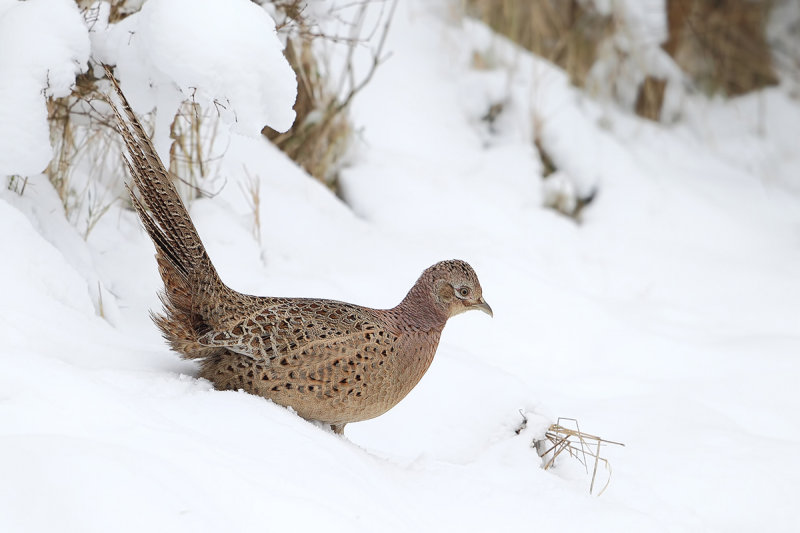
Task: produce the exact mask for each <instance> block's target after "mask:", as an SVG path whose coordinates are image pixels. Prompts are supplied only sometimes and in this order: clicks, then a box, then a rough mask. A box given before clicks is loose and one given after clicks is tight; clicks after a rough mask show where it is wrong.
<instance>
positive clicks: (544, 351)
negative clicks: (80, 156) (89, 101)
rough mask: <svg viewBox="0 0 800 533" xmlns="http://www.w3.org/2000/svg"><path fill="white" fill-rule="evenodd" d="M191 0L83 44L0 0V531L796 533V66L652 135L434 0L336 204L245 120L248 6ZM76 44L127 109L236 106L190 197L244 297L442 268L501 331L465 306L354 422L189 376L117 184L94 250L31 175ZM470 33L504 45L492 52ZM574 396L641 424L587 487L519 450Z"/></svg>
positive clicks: (267, 36)
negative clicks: (421, 369)
mask: <svg viewBox="0 0 800 533" xmlns="http://www.w3.org/2000/svg"><path fill="white" fill-rule="evenodd" d="M186 4H187V2H186V1H178V0H149V1H148V2H147V3H146V4H145V8H144V10H143V12H142V13H141V15H135V16H132V17H130V18H129V19H126V21H125V22H124V24H126V25H127V26H125V27H123V28H114V27H112V28H106V27H105V26H103V24H102V23H99V24H97V25H96V26H95V28H94V30H95V31H94V32H93V33H92V35H91V39H90V38H89V34H88V32H87V30H86V28H85V27H84V26H83V22H82V21H81V18H80V16H79V14H78V11H77V9H76V8H75V7H74V6H73V4H72V2H71V1H69V0H30V1H28V2H21V3H20V2H15V1H9V0H2V1H0V175H12V174H24V175H28V176H29V180H28V183H27V185H26V188H25V192H24V194H23V195H21V196H20V195H19V194H17V193H16V192H14V191H12V190H6V188H5V187H4V188H3V189H2V191H0V223H2V228H3V230H2V231H0V250H2V254H3V262H2V267H0V274H1V275H0V295H2V296H1V297H0V306H2V312H1V313H0V531H3V532H18V531H25V532H27V531H75V532H87V531H195V532H196V531H219V530H221V529H224V530H228V531H245V530H247V531H254V530H255V531H279V530H284V531H285V530H296V531H311V530H317V529H322V528H324V530H326V531H365V532H368V531H441V530H442V529H448V530H454V531H457V530H461V531H518V530H521V531H527V530H544V529H547V530H554V529H556V528H558V530H560V531H577V530H595V531H797V530H798V529H800V518H798V513H797V510H796V506H797V502H798V501H799V500H800V460H799V459H798V451H800V417H798V412H800V393H799V392H798V390H797V384H798V382H799V381H800V365H798V361H797V358H798V356H799V355H800V303H799V302H800V268H799V267H800V209H798V207H800V186H798V183H800V181H798V179H800V151H798V148H799V147H798V139H800V102H798V101H797V99H796V98H795V99H793V98H792V97H791V96H790V91H789V90H788V89H787V88H786V87H776V88H771V89H768V90H764V91H761V92H759V93H757V94H752V95H749V96H746V97H743V98H738V99H736V100H733V101H722V100H718V99H714V100H706V99H704V98H699V97H687V98H685V99H684V101H683V102H682V103H681V105H682V112H681V113H680V118H679V120H678V121H677V122H676V123H675V124H673V125H669V126H665V125H659V124H653V123H650V122H646V121H643V120H640V119H638V118H635V117H633V116H631V114H630V113H629V112H627V111H624V110H621V109H620V108H619V107H618V106H616V105H615V104H610V103H603V101H600V100H592V99H591V98H589V97H587V96H585V95H583V94H582V93H581V92H580V91H578V90H576V89H574V88H572V87H570V85H569V84H568V82H567V80H566V77H565V75H564V74H563V73H562V72H561V71H559V70H558V69H555V68H554V67H552V66H550V65H548V64H547V63H545V62H543V61H541V60H538V59H535V58H532V57H531V56H529V55H527V54H524V53H521V52H517V51H514V50H512V49H511V47H509V46H508V45H507V44H505V43H504V42H503V41H502V40H500V39H498V38H495V37H492V36H491V35H490V33H489V32H488V30H486V29H485V28H484V27H482V26H480V25H478V24H476V23H474V22H469V21H463V20H461V19H459V18H456V17H454V15H453V13H452V10H451V9H449V8H448V6H447V5H446V4H443V3H441V2H424V1H417V0H414V1H411V0H408V1H401V2H400V3H399V6H398V10H397V12H396V14H395V18H394V20H393V22H392V26H391V32H390V34H389V37H388V41H387V44H386V51H390V52H391V54H392V55H391V57H390V58H389V59H388V60H387V61H386V62H385V63H384V64H382V65H381V67H380V68H379V70H378V71H377V73H376V75H375V77H374V79H373V80H372V81H371V82H370V83H369V84H368V85H367V86H366V88H365V89H364V90H363V92H362V93H360V94H359V95H358V97H357V98H356V99H355V100H354V102H353V103H354V106H353V109H352V116H353V120H354V122H355V124H356V125H357V127H358V128H359V129H360V131H359V137H358V139H359V140H358V143H357V145H356V146H355V147H354V150H353V152H352V154H351V160H350V163H349V165H348V167H347V168H346V169H345V170H344V171H343V173H342V178H341V185H342V195H343V197H344V199H345V200H346V202H347V204H345V203H343V202H342V201H340V200H339V199H337V198H336V197H335V196H333V195H332V194H331V193H330V192H329V191H328V190H327V189H325V188H324V187H322V186H321V185H320V184H319V183H318V182H316V181H314V180H312V179H311V178H310V177H308V176H307V175H306V174H305V173H304V172H303V171H301V170H300V169H298V167H296V166H295V165H294V164H293V163H292V162H291V161H289V160H288V159H287V158H286V157H285V156H284V155H283V154H282V153H281V152H279V151H278V150H277V149H276V148H274V147H273V146H272V145H270V144H268V143H267V142H266V141H265V140H264V139H263V138H260V137H258V136H246V135H241V134H253V133H257V131H258V130H259V129H260V127H261V125H263V124H264V123H271V124H272V125H273V126H274V127H276V128H279V129H284V128H286V127H288V125H289V121H290V120H291V114H292V112H291V110H290V106H291V100H292V98H293V95H294V83H295V82H294V80H293V77H292V76H291V72H290V71H288V70H287V69H288V66H287V65H286V64H285V63H284V62H283V60H282V59H281V56H280V55H279V53H278V52H279V51H280V46H281V45H280V43H279V41H278V40H277V38H274V37H273V35H274V34H273V33H271V32H272V30H271V24H272V22H271V20H269V19H268V17H266V16H264V12H263V11H260V10H258V9H254V8H255V6H254V5H253V4H251V3H250V2H247V1H245V0H239V1H236V2H232V1H228V2H221V0H216V1H212V0H204V1H203V2H188V4H191V5H192V6H193V7H192V9H188V10H187V9H185V8H186ZM223 4H224V6H225V8H224V9H220V6H221V5H223ZM228 14H229V15H230V16H231V17H233V18H232V19H229V21H228V22H224V21H222V20H220V17H222V18H223V19H224V17H226V16H227V15H228ZM174 21H181V23H180V24H179V23H177V22H174ZM212 21H213V23H212ZM200 26H203V27H207V28H208V29H209V32H208V33H203V35H208V38H207V39H206V40H204V39H202V38H200V36H199V35H198V33H197V28H198V27H200ZM131 28H134V29H135V30H134V29H131ZM211 30H213V31H211ZM130 31H136V32H137V33H135V35H139V33H138V32H145V33H146V32H149V33H148V35H150V37H149V38H148V40H146V41H138V44H137V38H133V39H130V38H128V37H127V36H129V35H130V33H129V32H130ZM115 32H116V33H115ZM201 33H202V32H201ZM121 35H123V36H125V37H124V38H123V37H121ZM90 42H91V51H92V53H93V54H95V58H98V59H102V60H105V61H110V62H114V63H116V62H117V61H118V62H119V65H120V71H119V75H120V78H121V80H122V83H123V88H124V89H125V90H126V91H129V94H130V96H131V98H132V100H133V101H134V105H135V106H136V107H137V110H138V111H140V112H147V111H148V110H150V109H152V107H153V106H154V105H156V106H158V108H159V109H160V110H161V111H162V113H163V114H165V115H164V116H167V115H168V114H169V113H174V110H175V107H176V106H177V104H178V100H177V99H176V95H177V94H179V93H178V92H177V91H176V90H175V87H176V86H177V87H178V88H180V89H182V90H183V91H190V90H192V88H196V89H197V93H196V94H198V95H202V98H205V100H201V102H205V103H206V105H207V106H213V105H214V104H213V102H214V101H215V100H216V101H218V102H219V101H220V100H221V99H225V98H227V100H226V102H227V103H226V104H225V105H226V109H230V110H232V111H235V115H225V116H223V117H222V118H223V123H225V124H233V127H232V128H231V127H229V126H228V125H226V126H225V127H224V128H220V129H221V135H223V138H224V141H225V142H224V143H223V144H225V146H227V149H226V151H225V156H224V158H223V159H222V160H221V161H220V162H219V167H218V176H217V177H216V179H215V180H214V181H215V183H217V184H219V185H224V186H223V187H221V192H220V194H218V195H217V196H216V197H214V198H213V199H201V200H197V201H194V202H193V203H192V205H191V212H192V216H193V217H194V219H195V220H196V223H197V226H198V229H199V232H200V234H201V236H202V237H203V240H204V241H205V243H206V246H207V248H208V249H209V253H210V255H211V257H212V259H213V260H214V262H215V264H216V266H217V268H218V270H219V271H220V273H221V275H222V277H223V279H224V280H225V281H226V282H227V283H228V284H229V285H231V286H233V287H234V288H236V289H238V290H241V291H244V292H250V293H255V294H265V295H267V294H268V295H290V296H318V297H327V298H335V299H340V300H346V301H352V302H356V303H361V304H365V305H370V306H375V307H389V306H393V305H395V304H396V303H397V302H398V301H399V300H400V299H401V298H402V297H403V296H404V294H405V291H406V290H408V288H410V286H411V284H412V283H413V282H414V281H415V279H416V277H417V276H418V275H419V273H420V272H421V271H422V270H423V269H424V268H426V267H427V266H429V265H430V264H432V263H434V262H436V261H438V260H441V259H449V258H456V257H457V258H461V259H464V260H467V261H469V262H470V263H471V264H472V265H473V266H474V267H475V269H476V271H477V272H478V275H479V277H480V279H481V282H482V285H483V288H484V295H485V297H486V299H487V301H488V302H489V303H491V305H492V307H493V308H494V310H495V318H494V319H493V320H490V319H489V318H488V317H486V316H485V315H483V314H478V313H469V314H466V315H462V316H458V317H456V318H455V319H453V320H452V321H451V322H450V323H449V324H448V326H447V328H446V329H445V333H444V336H443V338H442V342H441V346H440V348H439V351H438V353H437V356H436V358H435V360H434V362H433V365H432V367H431V369H430V371H429V372H428V373H427V374H426V376H425V377H424V378H423V380H422V381H421V383H420V384H419V386H418V387H417V388H416V389H414V391H412V393H411V394H410V395H409V396H408V397H407V398H406V399H405V400H403V401H402V402H401V403H400V404H399V405H398V406H397V407H396V408H395V409H393V410H392V411H390V412H389V413H387V414H386V415H384V416H382V417H380V418H378V419H376V420H373V421H368V422H363V423H359V424H352V425H350V426H348V427H347V429H346V436H345V437H344V438H342V437H339V436H336V435H334V434H332V433H331V432H330V431H328V430H326V429H324V428H321V427H319V426H318V425H315V424H312V423H309V422H306V421H304V420H302V419H300V418H298V417H297V416H295V415H294V414H292V413H291V412H290V411H288V410H286V409H284V408H282V407H279V406H276V405H274V404H272V403H270V402H268V401H265V400H264V399H262V398H258V397H255V396H250V395H247V394H244V393H236V392H218V391H214V390H213V388H212V387H211V385H210V384H209V383H208V382H205V381H200V380H197V379H195V378H194V377H193V376H194V374H195V367H194V365H193V364H192V363H189V362H184V361H181V360H180V359H179V358H178V357H177V356H176V355H175V354H174V353H172V352H170V351H169V350H168V349H167V347H166V346H165V345H164V343H163V342H162V341H161V339H160V337H159V335H158V333H157V331H156V329H155V327H154V326H153V324H152V323H151V322H150V321H149V318H148V310H149V309H157V308H158V300H157V298H156V291H157V290H158V288H159V279H158V275H157V271H156V268H155V261H154V260H153V248H152V245H151V243H150V242H149V241H148V240H147V237H146V235H145V234H144V233H143V231H142V230H141V229H140V227H139V224H138V221H137V220H136V217H135V214H134V213H132V212H131V211H129V210H126V209H125V208H124V206H123V203H122V202H119V203H117V204H115V205H114V206H113V207H112V208H111V209H110V210H109V211H108V212H107V213H106V214H105V215H104V216H103V217H102V218H101V219H100V221H99V223H98V224H97V225H96V227H95V228H94V229H93V230H92V232H91V233H90V234H89V237H88V239H87V240H85V241H84V240H83V239H82V238H81V233H80V232H79V231H78V230H77V229H76V228H75V227H74V226H73V225H72V224H71V223H70V222H69V221H68V220H67V218H66V217H65V215H64V211H63V208H62V205H61V203H60V200H59V199H58V197H57V195H56V193H55V191H54V189H53V188H52V186H51V185H50V183H49V182H48V180H47V179H46V177H45V176H44V175H39V174H36V173H37V172H41V171H42V170H43V169H44V167H45V166H46V164H47V162H48V161H49V158H50V155H51V153H50V150H49V143H48V133H47V126H46V123H45V122H44V120H45V115H44V113H45V107H44V105H45V99H44V96H43V94H47V95H53V96H59V95H63V94H66V93H67V92H68V90H69V86H70V84H71V83H72V79H73V76H74V74H75V73H77V72H80V71H82V70H85V69H86V68H87V65H86V60H87V58H88V54H89V51H90V44H89V43H90ZM373 45H374V43H373ZM198 52H200V53H198ZM475 52H478V53H481V54H486V55H487V56H491V57H495V58H496V64H495V65H493V66H492V68H489V69H484V70H477V69H474V68H473V66H472V56H473V53H475ZM362 55H363V57H361V56H362ZM137 58H138V59H137ZM357 60H358V61H359V63H357V65H358V66H360V67H363V68H361V69H360V72H363V70H364V68H366V63H367V62H368V60H369V53H368V49H367V48H364V49H362V50H360V52H359V56H358V57H357ZM126 62H127V63H126ZM361 62H363V63H364V64H361ZM126 65H127V66H126ZM512 67H513V68H512ZM219 69H225V70H224V72H221V71H219ZM509 72H511V74H509ZM43 91H44V93H43ZM259 91H261V92H259ZM184 94H186V92H184ZM501 99H505V100H506V102H507V105H506V109H505V111H504V113H503V114H502V115H501V116H500V117H499V119H498V123H497V124H496V127H495V129H494V131H492V130H490V128H488V127H487V125H486V124H485V123H484V122H482V121H481V119H480V117H481V116H483V115H484V114H485V113H486V110H487V109H488V107H489V106H490V105H491V104H493V103H495V102H497V101H499V100H501ZM209 102H211V103H209ZM229 104H230V105H229ZM170 106H171V108H170ZM223 115H224V114H223ZM534 117H539V118H540V119H541V120H542V124H543V129H542V135H543V138H544V139H545V140H546V142H547V145H548V146H549V147H550V149H551V151H552V154H553V156H554V158H556V159H557V161H558V163H559V166H560V172H561V173H562V175H563V176H564V177H565V178H566V179H568V180H569V181H570V182H571V183H573V184H574V185H575V186H576V187H578V188H579V189H581V190H584V191H585V190H589V189H590V188H592V187H595V186H596V187H597V189H598V191H599V193H598V196H597V200H596V201H595V203H593V204H592V205H591V206H590V207H589V208H588V209H587V210H586V211H585V212H584V217H583V223H582V224H581V225H576V224H575V223H574V222H573V221H571V220H568V219H566V218H564V217H562V216H560V215H557V214H556V213H554V212H553V211H551V210H547V209H544V208H543V207H542V194H543V193H542V181H541V177H540V175H541V170H542V169H541V165H540V163H539V160H538V157H537V155H536V153H535V151H534V148H533V145H532V142H531V135H532V132H531V124H532V122H533V118H534ZM165 120H167V119H166V118H162V119H161V120H160V121H159V120H157V121H156V127H157V133H156V135H157V136H158V135H159V133H161V134H162V135H163V134H164V132H165V130H164V129H163V127H164V124H167V123H168V122H164V121H165ZM225 120H227V122H224V121H225ZM159 124H160V126H159ZM159 128H161V129H159ZM231 129H232V130H233V131H231V132H229V131H228V130H231ZM163 142H164V141H163V140H162V141H161V143H162V145H163ZM252 177H255V178H252ZM4 179H5V178H4ZM106 179H107V180H108V181H109V182H116V183H117V187H119V184H121V183H122V181H123V180H124V179H126V177H125V176H124V175H122V174H121V173H120V174H118V175H111V176H106ZM250 179H257V180H258V183H259V187H260V193H261V209H260V217H261V224H262V232H261V236H260V240H256V239H255V238H254V232H253V227H252V225H253V224H252V220H253V216H252V211H251V208H250V204H249V203H248V198H247V195H246V194H245V193H244V188H246V186H247V183H248V180H250ZM4 184H5V181H4ZM212 185H213V184H212ZM210 188H212V189H214V187H210ZM100 310H102V316H101V313H100V312H99V311H100ZM520 410H522V411H523V412H525V413H526V416H527V417H528V419H529V424H528V428H527V429H526V430H525V431H523V432H522V433H521V434H520V435H516V434H515V432H514V430H515V429H516V428H517V427H518V425H519V424H520V422H521V416H520V413H519V411H520ZM558 416H569V417H575V418H577V419H579V421H580V423H581V428H582V429H584V430H585V431H588V432H589V433H594V434H599V435H601V436H603V437H606V438H609V439H612V440H616V441H622V442H624V443H625V445H626V446H625V447H624V448H613V447H610V448H607V449H605V450H604V453H605V455H606V457H608V459H609V460H610V462H611V464H612V466H613V475H612V478H611V483H610V485H609V488H608V490H607V491H606V492H605V493H604V494H603V495H602V496H601V497H599V498H597V497H594V496H590V495H589V494H588V483H589V479H588V477H587V476H586V474H585V473H584V471H583V470H582V469H581V468H580V467H576V465H575V464H573V462H571V461H569V460H564V461H561V462H560V463H559V464H558V466H557V467H556V468H555V469H552V470H548V471H544V470H542V469H541V468H540V465H541V462H540V460H539V458H538V456H537V455H536V453H535V451H534V450H533V449H531V448H530V442H531V440H532V438H533V437H534V436H538V435H541V432H542V430H543V429H544V428H545V427H546V426H547V425H548V424H549V423H551V422H554V421H555V419H556V418H557V417H558ZM601 474H602V475H605V472H603V471H602V468H601Z"/></svg>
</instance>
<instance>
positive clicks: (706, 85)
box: [663, 0, 778, 96]
mask: <svg viewBox="0 0 800 533" xmlns="http://www.w3.org/2000/svg"><path fill="white" fill-rule="evenodd" d="M772 7H773V2H772V1H771V0H668V1H667V21H668V25H669V39H668V40H667V42H665V43H664V45H663V48H664V50H666V51H667V53H668V54H669V55H670V56H672V58H673V59H674V60H675V61H676V62H677V63H678V65H680V67H681V69H683V71H684V72H686V73H687V74H688V75H689V76H690V77H691V79H692V80H693V81H694V83H695V84H696V85H697V87H699V88H700V89H701V90H703V91H705V92H707V93H709V94H713V93H716V92H721V93H723V94H725V95H727V96H738V95H740V94H745V93H748V92H750V91H754V90H757V89H761V88H762V87H766V86H768V85H774V84H776V83H777V82H778V78H777V76H776V74H775V71H774V69H773V67H772V55H771V52H770V47H769V45H768V44H767V39H766V35H765V28H766V22H767V17H768V16H769V13H770V10H771V9H772Z"/></svg>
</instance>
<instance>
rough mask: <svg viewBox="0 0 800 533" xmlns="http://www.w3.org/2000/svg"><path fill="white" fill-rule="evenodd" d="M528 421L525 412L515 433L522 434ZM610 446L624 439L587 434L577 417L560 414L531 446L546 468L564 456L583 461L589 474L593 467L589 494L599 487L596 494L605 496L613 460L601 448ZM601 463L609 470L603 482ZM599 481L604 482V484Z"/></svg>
mask: <svg viewBox="0 0 800 533" xmlns="http://www.w3.org/2000/svg"><path fill="white" fill-rule="evenodd" d="M564 423H569V425H573V426H574V429H573V428H571V427H566V426H565V424H564ZM527 424H528V419H527V418H526V417H525V415H524V414H523V415H522V423H521V424H520V426H519V428H518V429H517V430H516V433H517V434H519V433H520V432H521V431H522V430H523V429H525V427H526V426H527ZM608 445H613V446H625V445H624V444H622V443H621V442H614V441H611V440H606V439H603V438H601V437H597V436H595V435H590V434H588V433H584V432H583V431H581V428H580V425H579V424H578V421H577V420H575V419H574V418H566V417H559V418H558V420H557V421H556V423H555V424H551V425H550V427H549V428H548V429H547V431H546V432H545V434H544V437H543V438H541V439H534V441H533V442H531V447H532V448H536V452H537V453H538V454H539V457H541V458H542V468H544V469H545V470H549V469H550V468H553V467H554V466H555V464H556V459H557V458H558V457H560V456H562V455H563V456H564V457H569V458H570V459H572V460H575V461H577V462H578V463H580V464H581V465H582V466H583V467H584V470H585V471H586V475H587V476H588V475H590V474H589V469H590V468H591V481H590V483H589V494H595V489H597V496H600V495H602V494H603V492H605V490H606V489H607V488H608V485H609V484H610V483H611V463H610V462H609V461H608V459H606V458H605V457H603V456H602V455H601V452H602V448H603V447H604V446H608ZM565 452H566V453H565ZM600 465H603V469H604V470H605V472H606V476H605V482H604V483H602V481H601V479H602V473H601V475H600V476H601V477H600V478H598V467H599V466H600ZM600 483H602V487H601V486H600Z"/></svg>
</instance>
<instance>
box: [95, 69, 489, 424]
mask: <svg viewBox="0 0 800 533" xmlns="http://www.w3.org/2000/svg"><path fill="white" fill-rule="evenodd" d="M106 73H107V75H108V78H109V80H110V81H111V83H112V85H113V87H114V91H115V92H116V94H117V95H118V100H119V104H115V103H114V102H113V101H111V99H110V98H109V102H110V103H111V107H112V109H113V110H114V114H115V116H116V120H117V129H118V131H119V133H120V134H121V136H122V138H123V139H124V143H125V148H126V152H127V157H125V158H124V159H125V162H126V164H127V167H128V170H129V172H130V175H131V178H132V184H133V188H135V189H136V190H138V193H139V194H138V195H137V194H135V193H134V191H133V188H132V186H131V185H130V184H127V185H126V187H127V189H128V192H129V194H130V196H131V201H132V203H133V207H134V209H135V210H136V213H137V214H138V215H139V218H140V219H141V222H142V225H143V226H144V228H145V230H146V231H147V234H148V235H149V236H150V238H151V239H152V241H153V243H154V244H155V248H156V260H157V263H158V269H159V273H160V274H161V278H162V280H163V282H164V290H163V292H161V294H160V297H161V302H162V304H163V312H162V313H161V314H158V315H156V314H153V320H154V321H155V323H156V325H157V326H158V328H159V329H160V330H161V332H162V334H163V336H164V338H165V339H166V341H167V342H168V343H169V345H170V346H171V348H172V349H173V350H174V351H176V352H177V353H178V354H180V355H181V356H182V357H184V358H187V359H196V360H198V361H199V362H200V374H199V375H200V377H203V378H205V379H207V380H209V381H210V382H211V383H213V384H214V386H215V388H217V389H220V390H244V391H247V392H249V393H251V394H255V395H259V396H263V397H265V398H269V399H270V400H272V401H273V402H275V403H277V404H280V405H283V406H290V407H292V408H293V409H294V410H295V412H296V413H297V414H298V415H299V416H301V417H303V418H305V419H307V420H317V421H321V422H323V423H326V424H330V426H331V428H332V429H333V431H334V432H335V433H338V434H342V433H343V431H344V427H345V424H348V423H350V422H358V421H362V420H367V419H370V418H374V417H377V416H379V415H381V414H383V413H385V412H386V411H388V410H389V409H391V408H392V407H394V406H395V405H396V404H397V403H398V402H399V401H400V400H402V399H403V398H404V397H405V396H406V395H407V394H408V393H409V392H410V391H411V389H413V388H414V387H415V386H416V385H417V383H418V382H419V380H420V379H421V378H422V376H423V375H424V374H425V372H426V371H427V370H428V367H429V366H430V364H431V362H432V361H433V357H434V354H435V353H436V348H437V345H438V343H439V337H440V335H441V333H442V329H443V328H444V326H445V323H446V322H447V320H448V319H449V318H450V317H452V316H454V315H457V314H459V313H462V312H464V311H468V310H471V309H477V310H480V311H484V312H486V313H488V314H489V315H490V316H491V315H492V309H491V307H490V306H489V304H487V303H486V301H485V300H484V299H483V296H482V289H481V285H480V283H479V281H478V277H477V276H476V274H475V271H474V270H473V269H472V267H470V266H469V265H468V264H467V263H465V262H464V261H459V260H451V261H441V262H439V263H436V264H435V265H433V266H431V267H430V268H428V269H426V270H425V271H424V272H423V273H422V275H421V276H420V277H419V279H418V280H417V282H416V283H415V284H414V286H413V287H412V288H411V290H410V291H409V292H408V294H407V296H406V297H405V298H404V299H403V301H402V302H400V304H398V305H397V306H396V307H394V308H392V309H371V308H368V307H362V306H359V305H354V304H349V303H344V302H338V301H333V300H325V299H316V298H273V297H261V296H250V295H247V294H242V293H240V292H237V291H235V290H233V289H231V288H230V287H228V286H227V285H225V284H224V283H223V282H222V280H221V279H220V277H219V275H218V274H217V271H216V269H215V268H214V265H213V264H212V262H211V259H210V258H209V256H208V253H207V252H206V249H205V247H204V246H203V243H202V241H201V240H200V236H199V235H198V233H197V230H196V229H195V226H194V224H193V222H192V219H191V218H190V216H189V213H188V211H187V210H186V207H185V205H184V204H183V201H182V200H181V198H180V196H179V195H178V192H177V191H176V189H175V187H174V185H173V184H172V181H171V179H170V177H169V174H168V172H167V170H166V169H165V168H164V165H163V163H162V162H161V160H160V159H159V157H158V154H157V153H156V151H155V149H154V148H153V144H152V142H151V140H150V138H149V137H148V135H147V134H146V133H145V131H144V129H143V128H142V125H141V123H140V122H139V120H138V119H137V117H136V115H135V114H134V113H133V111H132V109H131V107H130V105H129V104H128V102H127V100H126V98H125V96H124V94H123V93H122V91H121V89H120V87H119V85H118V84H117V82H116V80H115V79H114V76H113V74H112V73H111V72H110V70H109V69H106Z"/></svg>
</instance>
